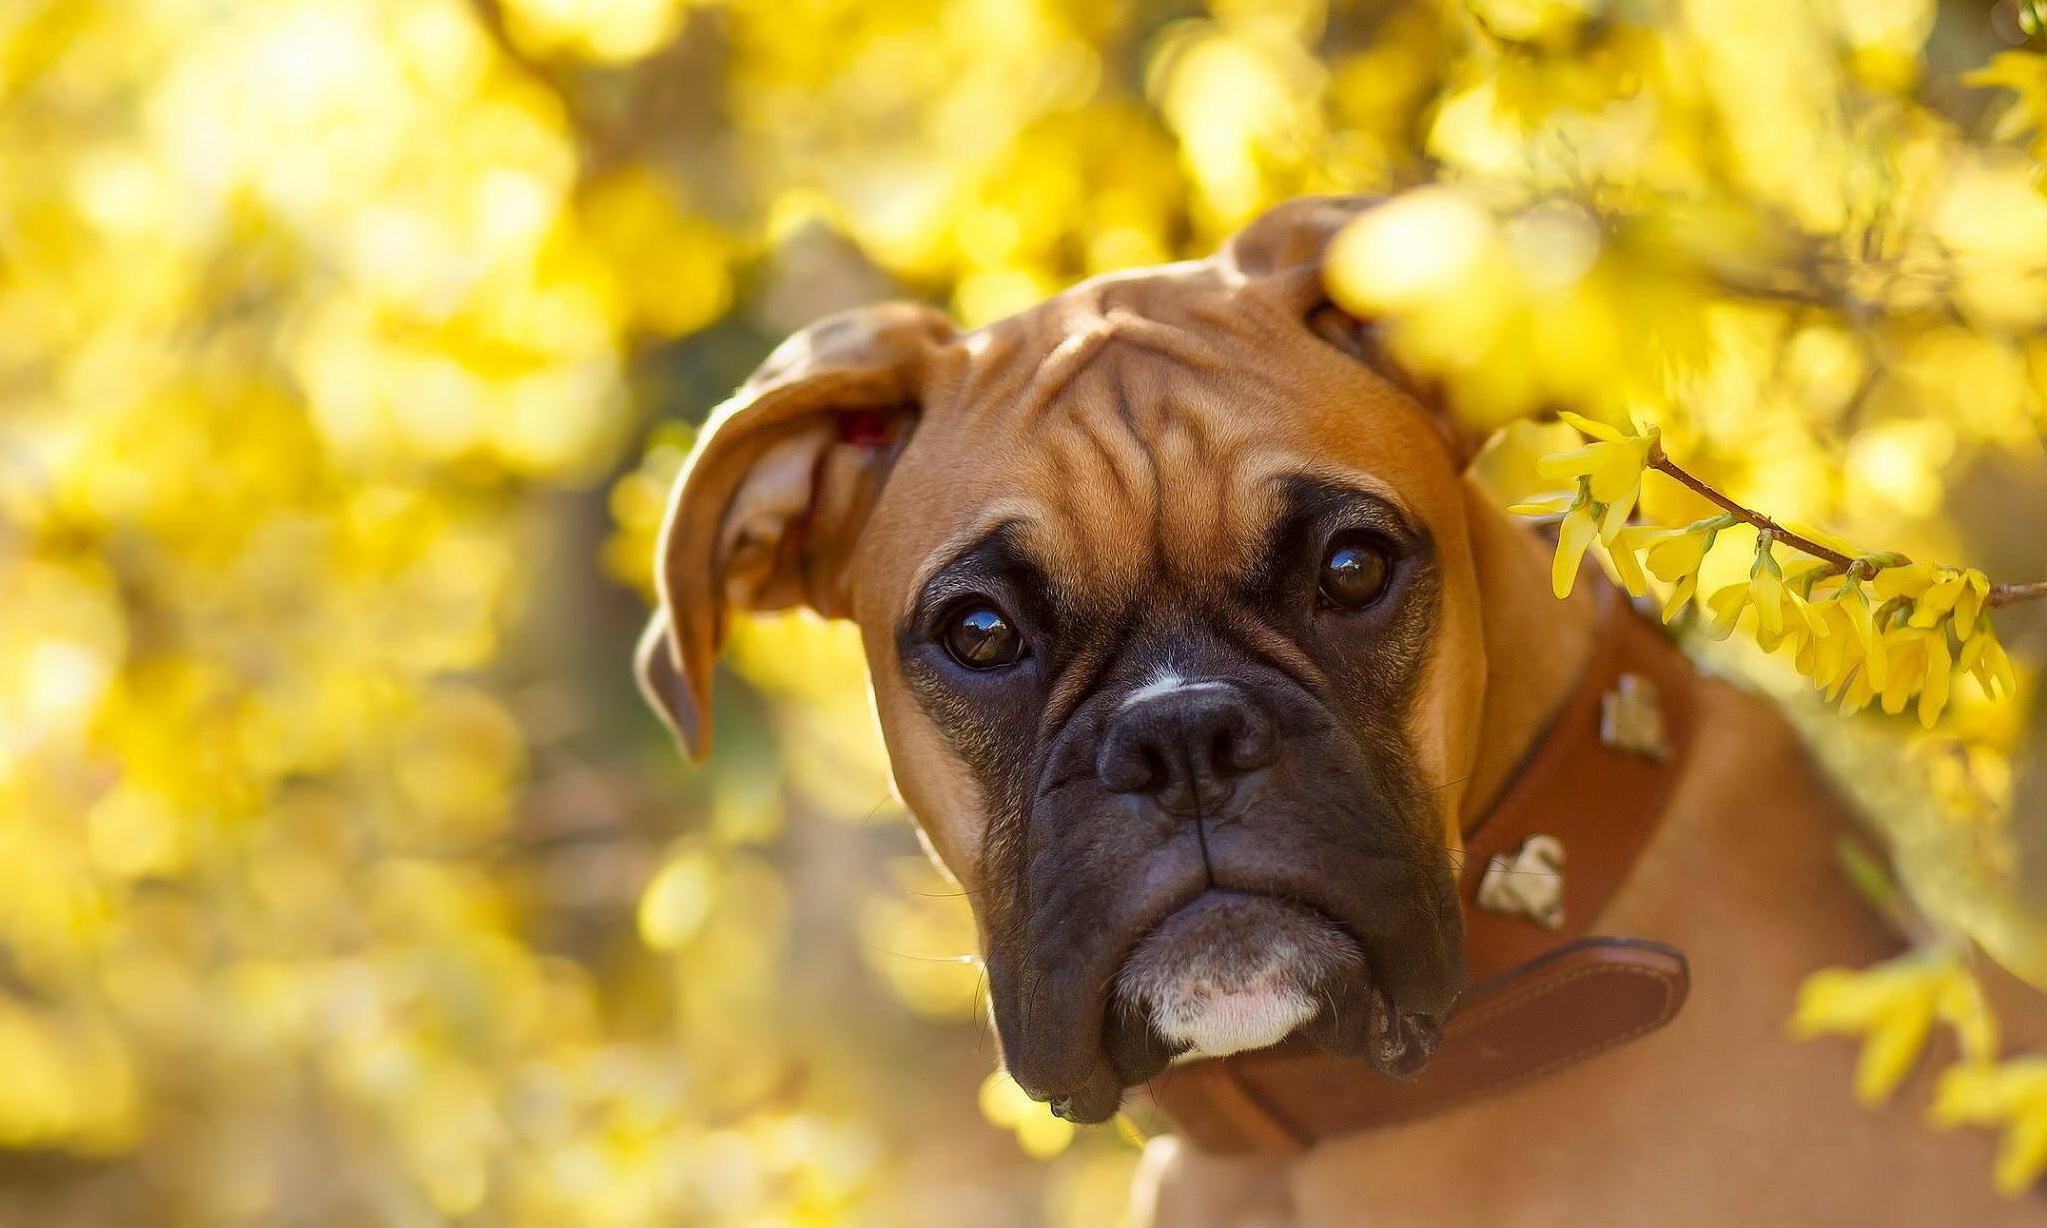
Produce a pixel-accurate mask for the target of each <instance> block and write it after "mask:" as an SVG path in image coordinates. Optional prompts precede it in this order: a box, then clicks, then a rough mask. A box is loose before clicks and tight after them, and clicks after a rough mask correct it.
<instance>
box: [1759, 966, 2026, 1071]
mask: <svg viewBox="0 0 2047 1228" xmlns="http://www.w3.org/2000/svg"><path fill="white" fill-rule="evenodd" d="M1935 1022H1941V1023H1945V1024H1947V1025H1948V1026H1949V1027H1950V1028H1952V1029H1953V1030H1954V1033H1955V1037H1956V1040H1957V1041H1958V1042H1959V1043H1960V1045H1961V1049H1962V1053H1963V1055H1964V1056H1965V1057H1966V1058H1968V1059H1969V1060H1971V1061H1987V1060H1989V1059H1990V1058H1991V1057H1992V1056H1994V1055H1995V1053H1996V1049H1997V1027H1996V1022H1995V1020H1994V1019H1993V1017H1992V1016H1991V1014H1990V1010H1989V1007H1988V1006H1987V1004H1986V1003H1985V1001H1984V998H1983V991H1982V988H1981V986H1979V985H1978V984H1977V983H1976V978H1975V977H1974V976H1972V975H1970V973H1969V970H1968V969H1967V968H1966V967H1964V966H1963V965H1962V962H1961V959H1960V957H1959V956H1958V955H1956V954H1953V953H1950V952H1938V953H1923V952H1915V953H1913V954H1910V955H1905V956H1901V957H1899V958H1897V959H1893V960H1890V961H1888V962H1886V963H1881V964H1878V965H1876V966H1875V967H1872V968H1865V969H1854V968H1827V969H1823V970H1821V971H1819V972H1815V973H1813V974H1812V975H1811V976H1809V977H1807V978H1806V979H1805V983H1804V984H1803V985H1801V986H1799V990H1798V1005H1797V1007H1796V1008H1795V1010H1794V1011H1793V1013H1792V1016H1791V1021H1790V1029H1791V1033H1792V1035H1794V1036H1797V1037H1799V1038H1800V1039H1804V1040H1809V1039H1811V1038H1813V1037H1815V1036H1820V1035H1825V1034H1836V1035H1857V1034H1859V1035H1861V1036H1862V1037H1863V1044H1862V1059H1861V1061H1860V1063H1858V1065H1857V1066H1856V1070H1855V1095H1856V1097H1857V1098H1858V1099H1860V1100H1861V1101H1862V1102H1863V1103H1864V1104H1869V1105H1874V1104H1880V1103H1882V1102H1883V1101H1885V1100H1887V1099H1889V1098H1890V1096H1891V1093H1892V1092H1894V1091H1896V1090H1897V1087H1898V1084H1899V1083H1900V1082H1902V1081H1903V1080H1904V1078H1905V1075H1906V1074H1907V1073H1908V1072H1909V1071H1910V1070H1911V1069H1912V1066H1913V1064H1914V1063H1915V1062H1917V1061H1918V1059H1919V1055H1920V1052H1921V1051H1922V1050H1923V1049H1924V1048H1925V1047H1926V1039H1927V1036H1928V1034H1929V1033H1930V1032H1931V1031H1932V1029H1933V1025H1934V1023H1935Z"/></svg>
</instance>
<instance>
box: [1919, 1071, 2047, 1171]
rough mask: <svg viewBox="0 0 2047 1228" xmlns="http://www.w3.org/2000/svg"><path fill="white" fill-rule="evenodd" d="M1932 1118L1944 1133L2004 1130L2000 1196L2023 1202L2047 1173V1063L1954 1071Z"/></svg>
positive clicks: (1944, 1080) (1999, 1161)
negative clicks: (1969, 1128) (1980, 1128)
mask: <svg viewBox="0 0 2047 1228" xmlns="http://www.w3.org/2000/svg"><path fill="white" fill-rule="evenodd" d="M1927 1117H1928V1118H1929V1120H1931V1121H1932V1123H1933V1124H1934V1125H1936V1126H1938V1127H1940V1128H1942V1129H1952V1128H1954V1127H1955V1126H1959V1125H1974V1126H2002V1127H2004V1132H2005V1133H2004V1141H2003V1143H2002V1144H2001V1145H2000V1146H1999V1147H1998V1151H1997V1168H1996V1170H1995V1174H1994V1177H1993V1179H1994V1180H1995V1181H1996V1183H1997V1190H1998V1192H1999V1193H2001V1194H2003V1195H2004V1196H2005V1197H2007V1198H2017V1197H2019V1196H2020V1195H2022V1194H2024V1193H2026V1191H2028V1190H2030V1189H2032V1188H2033V1186H2034V1185H2035V1184H2036V1183H2038V1181H2039V1180H2040V1176H2041V1174H2042V1173H2047V1058H2043V1057H2023V1058H2014V1059H2013V1060H2011V1061H2008V1062H2000V1063H1996V1064H1991V1063H1988V1062H1963V1063H1958V1064H1956V1065H1954V1066H1952V1067H1949V1068H1948V1070H1947V1072H1946V1073H1945V1074H1943V1075H1942V1076H1941V1080H1940V1086H1939V1088H1938V1089H1937V1090H1936V1091H1935V1092H1934V1099H1933V1105H1932V1107H1931V1108H1930V1109H1929V1110H1928V1112H1927Z"/></svg>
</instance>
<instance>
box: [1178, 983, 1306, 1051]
mask: <svg viewBox="0 0 2047 1228" xmlns="http://www.w3.org/2000/svg"><path fill="white" fill-rule="evenodd" d="M1171 996H1172V997H1173V998H1174V999H1175V1000H1173V1001H1169V1002H1156V1001H1155V1002H1154V1003H1153V1010H1154V1012H1155V1013H1154V1015H1153V1019H1152V1022H1153V1024H1154V1026H1156V1027H1157V1028H1158V1030H1159V1034H1160V1035H1162V1036H1164V1037H1165V1038H1166V1039H1167V1040H1169V1041H1171V1042H1173V1043H1174V1044H1176V1045H1183V1046H1185V1047H1186V1048H1187V1049H1188V1050H1190V1051H1192V1052H1194V1053H1199V1054H1201V1055H1202V1056H1204V1057H1224V1056H1226V1055H1228V1054H1231V1053H1242V1052H1243V1051H1244V1050H1246V1049H1263V1048H1265V1047H1266V1046H1268V1045H1276V1044H1278V1043H1279V1042H1280V1041H1283V1040H1285V1039H1286V1038H1287V1037H1288V1036H1290V1035H1292V1033H1293V1030H1294V1029H1295V1028H1298V1027H1300V1026H1301V1025H1302V1024H1304V1023H1306V1022H1308V1021H1309V1020H1310V1019H1313V1018H1314V1017H1315V1011H1316V1004H1315V1002H1313V1001H1312V1000H1310V999H1309V997H1308V995H1306V994H1304V993H1301V992H1300V991H1299V990H1297V989H1294V988H1292V987H1291V986H1278V985H1273V986H1268V987H1264V988H1259V989H1246V990H1237V991H1235V992H1222V991H1218V990H1209V991H1207V992H1201V991H1200V990H1198V989H1197V990H1195V991H1194V992H1193V993H1191V994H1185V995H1180V994H1176V995H1171Z"/></svg>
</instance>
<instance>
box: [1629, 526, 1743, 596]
mask: <svg viewBox="0 0 2047 1228" xmlns="http://www.w3.org/2000/svg"><path fill="white" fill-rule="evenodd" d="M1729 520H1730V518H1729V517H1726V516H1714V517H1712V518H1710V519H1707V520H1701V521H1698V522H1696V523H1693V524H1688V525H1686V526H1685V527H1683V528H1682V529H1668V530H1665V531H1664V535H1663V536H1661V537H1659V538H1658V539H1657V540H1656V541H1655V542H1654V543H1653V544H1651V545H1650V546H1649V554H1648V557H1647V560H1646V561H1647V562H1648V564H1649V570H1650V571H1652V572H1654V573H1655V574H1656V578H1657V579H1659V580H1667V581H1670V582H1672V583H1676V582H1677V581H1679V580H1682V579H1684V578H1685V577H1686V576H1690V575H1695V574H1697V572H1698V570H1699V566H1700V565H1701V564H1702V563H1704V562H1705V561H1706V552H1707V551H1709V550H1711V549H1712V548H1713V539H1714V538H1715V537H1718V536H1719V534H1720V530H1721V529H1722V528H1724V527H1726V525H1727V524H1728V522H1729Z"/></svg>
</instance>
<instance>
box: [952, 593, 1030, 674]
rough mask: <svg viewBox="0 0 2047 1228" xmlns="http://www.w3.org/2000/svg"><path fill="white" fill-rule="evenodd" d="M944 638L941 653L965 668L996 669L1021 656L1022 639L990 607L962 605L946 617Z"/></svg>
mask: <svg viewBox="0 0 2047 1228" xmlns="http://www.w3.org/2000/svg"><path fill="white" fill-rule="evenodd" d="M944 639H945V651H946V652H947V653H948V654H950V655H951V657H952V659H953V660H955V661H957V662H959V663H960V664H961V665H964V666H966V667H967V668H968V669H999V668H1001V667H1002V666H1004V665H1014V664H1016V662H1017V661H1018V660H1019V659H1021V658H1022V657H1023V649H1024V642H1023V636H1021V635H1019V634H1018V633H1017V630H1016V625H1015V624H1014V623H1012V622H1010V621H1009V616H1008V615H1006V614H1004V613H1003V612H1002V611H1000V610H998V609H996V608H995V607H994V606H991V605H981V604H978V603H977V604H971V605H965V606H961V607H960V608H959V609H958V610H955V611H954V612H953V613H951V614H950V615H947V617H946V622H945V630H944Z"/></svg>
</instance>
